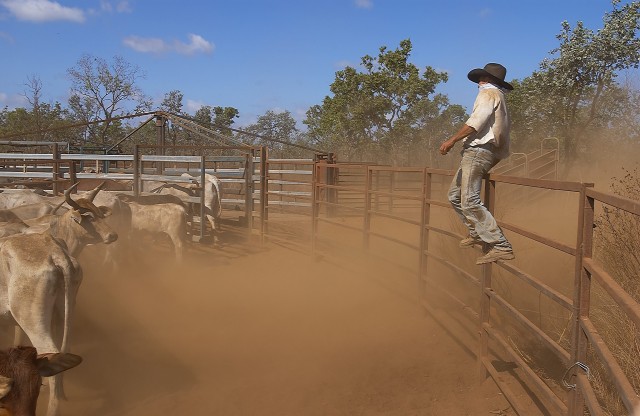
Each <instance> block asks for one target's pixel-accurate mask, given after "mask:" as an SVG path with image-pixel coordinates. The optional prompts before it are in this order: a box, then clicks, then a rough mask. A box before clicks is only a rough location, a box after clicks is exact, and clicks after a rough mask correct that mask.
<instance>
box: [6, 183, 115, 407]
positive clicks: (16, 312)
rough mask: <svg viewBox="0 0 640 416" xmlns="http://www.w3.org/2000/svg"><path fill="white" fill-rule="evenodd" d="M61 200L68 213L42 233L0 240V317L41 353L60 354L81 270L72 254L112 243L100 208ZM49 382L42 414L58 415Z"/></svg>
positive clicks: (56, 386) (54, 386) (55, 389)
mask: <svg viewBox="0 0 640 416" xmlns="http://www.w3.org/2000/svg"><path fill="white" fill-rule="evenodd" d="M70 191H71V189H69V190H67V192H65V199H66V201H67V203H68V204H69V205H70V206H71V209H70V210H68V211H67V212H65V213H64V214H63V215H61V216H60V217H58V218H56V219H53V218H52V219H51V223H50V224H51V226H50V228H49V229H48V230H46V231H44V232H42V233H34V234H17V235H13V236H10V237H6V238H2V239H0V315H3V316H6V317H9V318H12V319H13V320H14V321H15V322H16V323H17V324H18V325H19V326H20V327H21V328H22V330H23V331H24V332H25V333H26V334H27V336H28V337H29V340H30V341H31V343H32V344H33V346H34V347H35V348H36V349H37V350H38V352H41V353H45V352H46V353H49V352H60V351H62V352H66V351H67V350H68V342H69V341H68V339H69V332H70V324H71V318H72V315H73V308H74V305H75V299H76V294H77V291H78V288H79V286H80V283H81V282H82V269H81V267H80V264H79V263H78V261H77V260H76V258H75V256H76V255H77V254H78V253H79V252H80V250H82V248H83V247H84V246H85V245H87V244H91V243H100V242H102V243H105V244H109V243H111V242H113V241H115V240H116V239H117V234H116V233H114V232H113V231H112V230H111V229H110V228H109V227H108V226H107V224H106V222H105V221H104V218H105V213H106V212H107V211H108V210H106V209H99V208H98V207H96V206H95V205H94V204H93V203H92V201H91V200H89V199H78V200H73V199H72V198H71V196H70ZM54 319H55V320H56V322H58V320H60V322H59V324H57V327H59V328H62V341H61V343H60V344H58V343H57V342H56V341H55V340H54V338H56V337H55V336H54V334H53V331H52V327H53V320H54ZM58 377H59V376H56V377H53V378H51V380H50V391H51V393H50V397H49V407H48V411H47V415H49V416H53V415H56V414H57V413H58V400H59V397H60V396H61V395H62V389H61V384H60V383H59V382H58V380H56V379H57V378H58Z"/></svg>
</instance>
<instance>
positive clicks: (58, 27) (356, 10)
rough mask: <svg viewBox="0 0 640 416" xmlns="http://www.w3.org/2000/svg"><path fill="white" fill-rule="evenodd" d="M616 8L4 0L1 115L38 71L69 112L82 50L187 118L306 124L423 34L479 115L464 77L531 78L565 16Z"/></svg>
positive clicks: (583, 2) (374, 1) (430, 52)
mask: <svg viewBox="0 0 640 416" xmlns="http://www.w3.org/2000/svg"><path fill="white" fill-rule="evenodd" d="M611 7H612V6H611V2H610V0H555V1H547V0H508V1H507V0H475V1H472V0H459V1H456V0H448V1H445V0H441V1H436V0H313V1H312V0H289V1H285V0H262V1H259V0H226V1H218V0H184V1H168V0H156V1H149V0H57V1H54V0H0V56H2V69H1V72H0V73H1V74H2V77H1V78H0V107H4V106H8V107H9V108H15V107H16V106H26V104H25V102H24V98H23V97H22V96H21V94H24V92H25V90H26V88H25V84H26V82H27V79H28V77H29V76H37V77H38V78H39V79H40V80H41V81H42V84H43V98H44V99H45V101H47V102H54V101H59V102H61V103H63V104H65V105H66V102H67V97H68V89H69V87H70V85H71V82H70V81H69V79H68V76H67V70H68V69H69V68H71V67H73V66H75V65H76V63H77V61H78V60H79V59H80V57H81V56H82V55H83V54H86V53H88V54H91V55H93V56H97V57H101V58H104V59H106V60H107V61H111V60H112V58H113V57H114V56H116V55H119V56H122V57H123V58H124V59H125V60H126V61H127V62H129V63H130V64H132V65H136V66H138V67H140V68H141V70H142V71H143V72H144V74H145V78H144V79H141V80H140V81H139V86H140V87H141V88H142V90H143V91H144V92H145V93H146V94H147V95H149V96H150V97H152V98H153V99H154V101H155V103H156V105H157V104H159V103H160V101H161V100H162V98H163V97H164V94H165V93H167V92H169V91H171V90H180V91H181V92H182V93H183V94H184V101H185V110H187V111H188V112H191V113H193V112H194V111H195V109H197V108H198V107H200V106H202V105H211V106H230V107H235V108H237V109H238V110H239V111H240V116H241V117H240V119H238V120H237V121H236V125H237V126H242V125H246V124H248V123H252V122H255V120H256V119H257V117H258V116H260V115H262V114H264V113H265V112H266V111H267V110H274V111H283V110H288V111H290V112H291V114H292V115H293V116H294V117H295V118H296V119H297V120H302V119H303V118H304V113H305V112H306V110H307V109H308V108H309V107H310V106H312V105H314V104H320V103H321V102H322V99H323V98H324V97H325V96H326V95H329V94H330V91H329V86H330V84H331V82H333V80H334V78H335V72H336V71H337V70H340V69H342V68H343V67H344V66H345V65H350V66H357V65H358V64H359V62H360V58H361V57H362V56H364V55H366V54H368V55H371V56H377V53H378V49H379V48H380V46H383V45H384V46H387V47H388V48H389V49H395V48H397V47H398V46H399V43H400V41H401V40H403V39H407V38H409V39H411V41H412V43H413V53H412V56H411V58H410V61H411V62H412V63H414V64H415V65H417V66H418V67H420V68H424V67H426V66H432V67H434V68H436V69H437V70H440V71H446V72H447V73H448V74H449V81H448V82H447V83H446V84H444V85H441V87H440V88H439V92H442V93H446V94H447V95H448V96H449V98H450V100H451V102H452V103H456V104H461V105H464V106H465V107H467V108H469V107H470V106H471V105H472V103H473V99H474V97H475V94H476V91H477V90H476V88H475V85H474V84H473V83H471V82H470V81H468V80H467V78H466V75H467V73H468V72H469V70H471V69H473V68H478V67H483V66H484V65H485V64H486V63H487V62H499V63H502V64H503V65H505V66H506V67H507V70H508V73H507V80H511V79H514V78H520V79H521V78H524V77H526V76H528V75H530V74H531V73H532V72H533V71H534V70H536V69H537V68H538V65H539V63H540V61H541V60H542V59H543V58H545V57H547V56H548V54H549V51H550V50H551V49H553V48H554V47H556V46H557V44H558V43H557V40H556V38H555V35H556V34H558V33H559V32H560V30H561V22H562V21H563V20H567V21H568V22H569V23H570V24H571V25H572V26H573V25H575V23H576V22H577V21H583V22H584V23H585V24H586V25H587V27H589V28H591V29H598V28H600V27H602V17H603V16H604V14H605V12H607V11H609V10H611Z"/></svg>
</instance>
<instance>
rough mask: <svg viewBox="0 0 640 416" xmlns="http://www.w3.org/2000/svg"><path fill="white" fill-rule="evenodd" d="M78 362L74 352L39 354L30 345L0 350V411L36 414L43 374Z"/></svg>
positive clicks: (22, 415) (16, 415)
mask: <svg viewBox="0 0 640 416" xmlns="http://www.w3.org/2000/svg"><path fill="white" fill-rule="evenodd" d="M81 362H82V358H81V357H80V356H78V355H75V354H69V353H46V354H38V353H37V352H36V349H35V348H33V347H29V346H20V347H14V348H9V349H7V350H4V351H0V413H1V414H3V415H9V416H36V405H37V402H38V395H39V394H40V385H41V384H42V377H51V376H54V375H56V374H58V373H61V372H63V371H66V370H68V369H70V368H73V367H75V366H77V365H78V364H80V363H81ZM2 411H4V413H2Z"/></svg>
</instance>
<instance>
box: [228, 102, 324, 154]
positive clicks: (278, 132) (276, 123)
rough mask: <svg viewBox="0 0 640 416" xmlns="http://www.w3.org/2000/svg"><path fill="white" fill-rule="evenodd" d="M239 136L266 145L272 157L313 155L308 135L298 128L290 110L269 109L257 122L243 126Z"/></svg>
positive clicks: (250, 141) (251, 142) (256, 143)
mask: <svg viewBox="0 0 640 416" xmlns="http://www.w3.org/2000/svg"><path fill="white" fill-rule="evenodd" d="M237 137H238V138H239V139H240V140H241V141H242V142H243V143H247V144H251V145H255V146H266V147H267V148H268V149H269V152H270V153H269V154H270V155H271V157H313V154H314V152H313V151H312V150H310V149H311V147H310V146H309V144H308V142H307V135H306V134H305V133H304V132H302V131H300V129H298V126H297V123H296V120H295V119H294V118H293V116H292V115H291V112H289V111H286V110H285V111H274V110H267V111H266V112H265V113H264V114H263V115H261V116H259V117H258V119H257V121H256V122H255V123H252V124H249V125H247V126H245V127H243V129H242V132H240V133H238V135H237Z"/></svg>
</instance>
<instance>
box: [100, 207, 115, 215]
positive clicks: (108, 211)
mask: <svg viewBox="0 0 640 416" xmlns="http://www.w3.org/2000/svg"><path fill="white" fill-rule="evenodd" d="M98 209H99V210H100V212H102V215H103V216H105V217H108V216H109V215H111V214H112V213H113V211H111V208H109V207H98Z"/></svg>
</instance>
